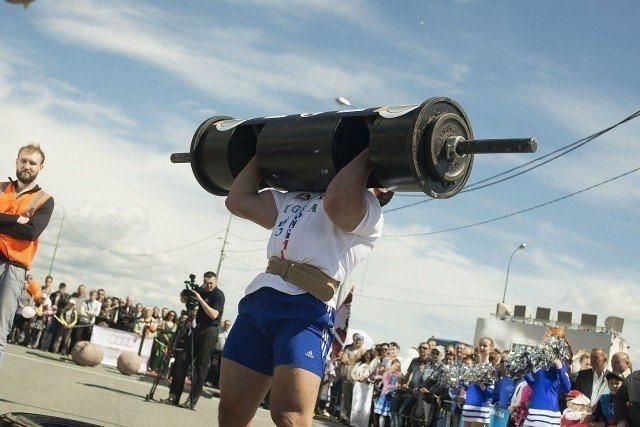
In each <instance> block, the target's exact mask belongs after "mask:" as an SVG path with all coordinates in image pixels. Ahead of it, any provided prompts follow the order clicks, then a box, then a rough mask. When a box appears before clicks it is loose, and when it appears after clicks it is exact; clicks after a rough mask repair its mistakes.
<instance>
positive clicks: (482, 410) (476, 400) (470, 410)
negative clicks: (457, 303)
mask: <svg viewBox="0 0 640 427" xmlns="http://www.w3.org/2000/svg"><path fill="white" fill-rule="evenodd" d="M491 353H493V340H492V339H491V338H488V337H484V338H481V339H480V341H478V365H480V366H485V365H486V366H493V364H492V363H491V361H490V360H489V355H491ZM492 398H493V385H486V384H473V383H472V384H469V386H468V387H467V396H466V399H465V401H464V406H463V407H462V421H463V422H464V426H465V427H479V426H486V425H488V424H489V418H490V417H491V408H490V405H491V399H492Z"/></svg>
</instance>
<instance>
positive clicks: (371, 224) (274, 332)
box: [223, 190, 383, 378]
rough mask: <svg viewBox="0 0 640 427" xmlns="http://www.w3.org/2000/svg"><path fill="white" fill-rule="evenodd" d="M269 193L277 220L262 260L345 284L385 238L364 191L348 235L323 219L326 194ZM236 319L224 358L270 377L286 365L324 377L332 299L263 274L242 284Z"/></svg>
mask: <svg viewBox="0 0 640 427" xmlns="http://www.w3.org/2000/svg"><path fill="white" fill-rule="evenodd" d="M270 191H271V194H273V199H274V201H275V205H276V208H277V210H278V218H277V220H276V223H275V226H274V227H273V230H272V232H271V238H270V239H269V244H268V246H267V259H269V258H271V257H272V256H275V257H278V258H281V259H286V260H289V261H293V262H296V263H305V264H309V265H312V266H315V267H317V268H319V269H320V270H322V272H324V273H325V274H327V275H328V276H330V277H332V278H333V279H335V280H337V281H340V282H341V283H342V282H343V281H344V279H345V278H346V277H347V276H348V275H349V274H350V273H351V271H352V270H353V268H354V267H355V266H356V264H357V263H358V262H360V261H361V260H362V259H363V258H364V257H365V256H366V255H367V254H368V253H369V252H370V251H371V249H373V246H374V244H375V241H376V239H377V238H378V237H380V236H381V235H382V225H383V217H382V210H381V208H380V204H379V202H378V199H376V197H375V196H374V195H373V194H372V193H371V192H369V191H366V190H363V191H365V201H366V213H365V216H364V218H363V219H362V221H361V222H360V224H358V226H357V227H356V228H355V229H354V230H353V231H352V232H350V233H347V232H345V231H343V230H341V229H339V228H338V227H336V225H335V224H334V223H333V222H332V221H331V219H330V218H329V217H328V216H327V214H326V212H325V211H324V206H323V196H324V193H310V192H301V191H290V192H286V193H281V192H279V191H275V190H270ZM238 313H239V314H238V318H237V319H236V322H235V324H234V325H233V328H232V329H231V332H230V333H229V337H228V338H227V342H226V344H225V347H224V350H223V357H225V358H228V359H231V360H233V361H235V362H237V363H240V364H241V365H244V366H246V367H248V368H250V369H253V370H255V371H257V372H260V373H263V374H265V375H268V376H272V375H273V369H274V368H275V367H276V366H279V365H290V366H295V367H299V368H302V369H305V370H308V371H310V372H313V373H314V374H316V375H318V376H319V377H320V378H322V376H323V372H324V362H325V360H326V358H327V356H328V354H329V350H330V348H331V341H332V329H333V322H334V315H335V300H329V301H321V300H320V299H318V298H316V297H314V296H312V295H311V294H309V293H307V292H306V291H305V290H303V289H301V288H299V287H298V286H296V285H294V284H292V283H289V282H286V281H285V280H284V279H283V278H282V277H280V276H278V275H275V274H270V273H260V274H258V275H257V276H256V277H255V278H254V279H253V281H252V282H251V283H249V285H248V286H247V288H246V290H245V296H244V298H242V300H241V301H240V303H239V306H238Z"/></svg>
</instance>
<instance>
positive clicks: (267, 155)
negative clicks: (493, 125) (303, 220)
mask: <svg viewBox="0 0 640 427" xmlns="http://www.w3.org/2000/svg"><path fill="white" fill-rule="evenodd" d="M367 147H369V153H370V156H371V166H372V167H371V169H372V172H371V175H370V177H369V180H368V182H367V187H386V188H388V189H390V190H394V191H422V192H424V193H426V194H427V195H429V196H431V197H434V198H448V197H452V196H454V195H456V194H457V193H458V192H459V191H460V190H462V188H463V187H464V185H465V183H466V182H467V179H468V178H469V174H470V172H471V166H472V165H473V155H474V154H483V153H533V152H535V151H536V148H537V143H536V140H535V139H534V138H520V139H486V140H476V139H474V138H473V133H472V131H471V124H470V122H469V118H468V117H467V115H466V113H465V112H464V110H463V109H462V107H461V106H460V105H459V104H458V103H457V102H455V101H454V100H452V99H449V98H444V97H437V98H430V99H428V100H426V101H425V102H423V103H422V104H419V105H408V106H398V107H378V108H367V109H362V110H347V111H331V112H325V113H315V114H294V115H288V116H274V117H261V118H255V119H248V120H237V119H234V118H232V117H226V116H215V117H211V118H210V119H208V120H205V121H204V122H203V123H202V124H201V125H200V126H199V127H198V129H197V130H196V132H195V134H194V136H193V139H192V141H191V147H190V152H189V153H175V154H172V155H171V161H172V162H174V163H191V168H192V170H193V173H194V175H195V177H196V179H197V180H198V182H199V183H200V185H201V186H202V187H203V188H204V189H205V190H207V191H209V192H210V193H213V194H215V195H219V196H224V195H227V194H228V193H229V189H230V188H231V184H232V182H233V179H234V178H235V177H236V176H237V175H238V174H239V173H240V171H241V170H242V169H243V168H244V166H245V165H246V164H247V163H248V162H249V161H250V160H251V158H252V157H253V156H254V155H256V157H257V159H258V167H259V169H260V172H261V174H262V177H263V182H262V184H261V186H262V187H272V188H276V189H280V190H289V191H292V190H304V191H320V192H321V191H324V190H326V188H327V186H328V185H329V182H331V179H332V178H333V177H334V176H335V175H336V174H337V173H338V171H340V169H341V168H342V167H344V166H345V165H346V164H347V163H349V161H351V160H352V159H353V158H355V157H356V155H357V154H358V153H360V152H361V151H362V150H364V149H365V148H367Z"/></svg>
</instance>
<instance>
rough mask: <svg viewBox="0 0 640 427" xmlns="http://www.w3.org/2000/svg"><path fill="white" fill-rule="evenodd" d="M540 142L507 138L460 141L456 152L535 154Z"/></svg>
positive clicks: (531, 139)
mask: <svg viewBox="0 0 640 427" xmlns="http://www.w3.org/2000/svg"><path fill="white" fill-rule="evenodd" d="M537 149H538V141H536V139H535V138H507V139H471V140H459V141H457V144H456V152H457V153H458V154H459V155H461V156H462V155H464V154H493V153H535V152H536V150H537Z"/></svg>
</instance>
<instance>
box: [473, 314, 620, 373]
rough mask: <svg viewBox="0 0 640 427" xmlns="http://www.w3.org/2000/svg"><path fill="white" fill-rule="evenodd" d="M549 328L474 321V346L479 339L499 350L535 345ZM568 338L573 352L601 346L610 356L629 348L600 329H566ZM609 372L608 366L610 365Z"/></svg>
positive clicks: (515, 322)
mask: <svg viewBox="0 0 640 427" xmlns="http://www.w3.org/2000/svg"><path fill="white" fill-rule="evenodd" d="M547 327H548V325H545V324H543V323H533V322H532V321H531V320H529V319H525V320H520V321H519V320H511V319H508V320H502V319H498V318H488V319H487V318H478V319H477V321H476V331H475V335H474V344H475V345H477V343H478V341H479V340H480V339H481V338H482V337H489V338H491V339H493V341H494V343H495V347H496V348H497V349H498V350H500V351H502V350H510V349H511V347H512V345H513V344H528V345H536V344H539V343H540V341H541V338H542V336H543V335H544V333H545V332H546V330H547ZM567 339H568V341H569V343H570V344H571V347H572V349H573V351H574V353H575V352H577V351H578V350H580V349H586V350H587V351H589V352H590V351H591V349H593V348H596V347H602V348H604V349H605V350H607V351H608V352H609V359H611V355H613V354H614V353H617V352H619V351H625V352H628V349H629V346H628V345H627V343H626V342H625V341H624V338H622V336H620V335H619V334H616V333H612V332H610V331H606V330H603V328H599V329H598V330H588V329H577V328H574V327H569V328H567ZM609 369H611V365H610V363H609Z"/></svg>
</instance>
